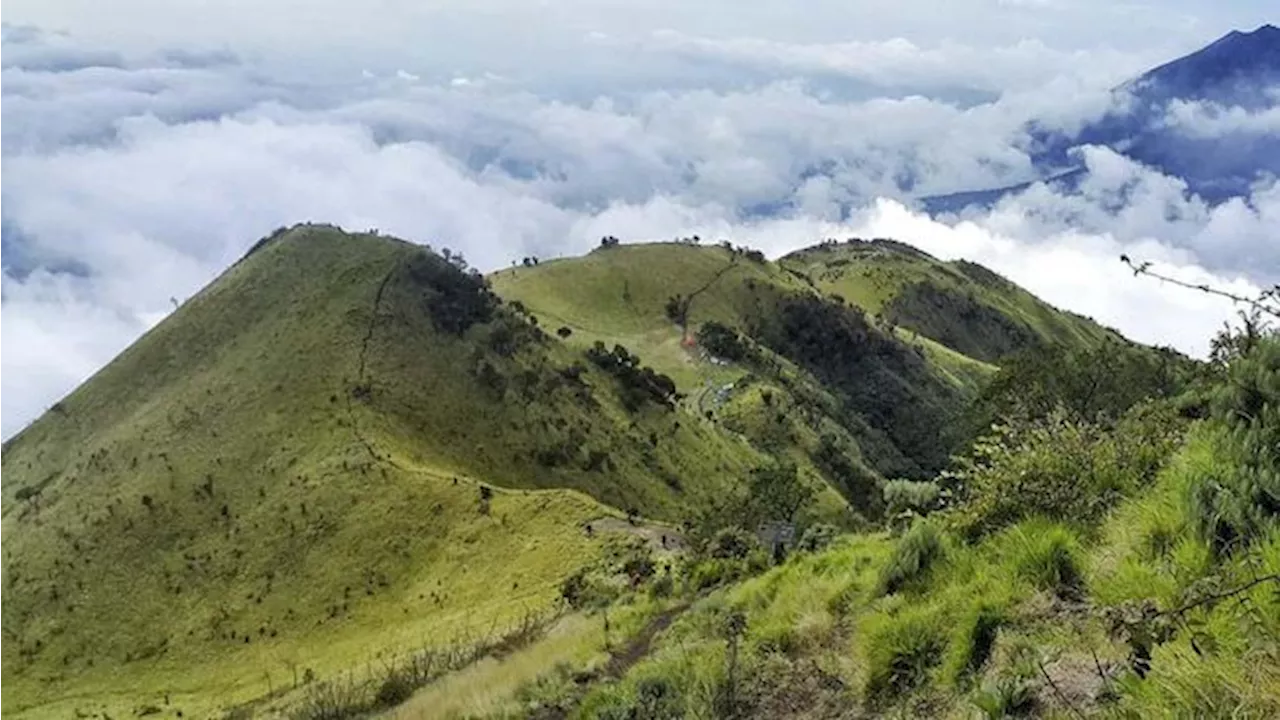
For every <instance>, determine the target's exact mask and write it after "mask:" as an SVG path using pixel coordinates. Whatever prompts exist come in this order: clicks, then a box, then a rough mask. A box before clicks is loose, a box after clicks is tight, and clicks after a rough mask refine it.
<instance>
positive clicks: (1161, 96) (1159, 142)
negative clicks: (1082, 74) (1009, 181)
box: [921, 25, 1280, 213]
mask: <svg viewBox="0 0 1280 720" xmlns="http://www.w3.org/2000/svg"><path fill="white" fill-rule="evenodd" d="M1111 99H1112V102H1111V108H1110V109H1109V110H1108V111H1107V112H1106V113H1104V114H1103V115H1102V116H1101V117H1099V118H1097V119H1095V120H1092V121H1090V122H1089V123H1087V124H1085V125H1084V127H1082V128H1080V129H1079V130H1078V131H1075V132H1070V133H1066V132H1063V131H1061V130H1059V129H1057V128H1054V127H1052V126H1049V125H1047V124H1045V123H1040V122H1033V123H1031V124H1030V125H1029V126H1028V127H1027V128H1026V130H1027V135H1028V141H1029V144H1028V151H1029V154H1030V156H1031V160H1032V164H1033V166H1034V167H1035V168H1036V169H1037V171H1038V173H1039V175H1040V181H1043V182H1046V183H1047V184H1049V185H1050V186H1052V187H1054V188H1056V189H1057V190H1059V191H1060V192H1066V193H1071V192H1074V191H1075V189H1076V187H1077V186H1078V183H1079V182H1080V181H1081V180H1082V179H1083V178H1084V176H1085V174H1086V170H1085V168H1084V167H1083V165H1082V164H1081V160H1080V158H1079V155H1078V153H1077V152H1076V149H1077V148H1080V147H1082V146H1085V145H1099V146H1105V147H1108V148H1111V149H1112V150H1115V151H1116V152H1119V153H1120V154H1122V155H1124V156H1125V157H1128V158H1130V159H1132V160H1134V161H1136V162H1138V163H1141V164H1143V165H1145V166H1148V167H1151V168H1153V169H1155V170H1157V171H1159V172H1161V173H1164V174H1166V175H1171V176H1174V177H1178V178H1181V179H1183V180H1185V181H1186V183H1187V186H1188V190H1189V191H1190V192H1192V193H1194V194H1196V195H1199V196H1201V197H1202V198H1203V199H1205V200H1206V201H1208V202H1211V203H1219V202H1222V201H1225V200H1228V199H1230V198H1232V197H1239V196H1244V195H1247V194H1248V193H1249V188H1250V187H1251V186H1252V184H1253V183H1255V182H1256V181H1258V180H1259V179H1261V178H1264V177H1267V176H1274V175H1280V136H1277V134H1276V133H1275V132H1273V131H1271V130H1269V129H1267V128H1266V127H1265V126H1259V125H1255V126H1250V124H1249V123H1245V122H1240V121H1239V120H1240V118H1241V117H1242V116H1246V115H1248V114H1258V113H1263V112H1267V111H1269V110H1272V109H1274V108H1276V107H1278V106H1280V28H1277V27H1275V26H1273V25H1263V26H1261V27H1259V28H1257V29H1256V30H1253V31H1252V32H1239V31H1233V32H1231V33H1228V34H1227V35H1225V36H1223V37H1222V38H1219V39H1218V40H1216V41H1215V42H1213V43H1211V44H1209V45H1208V46H1206V47H1204V48H1201V49H1200V50H1197V51H1196V52H1194V53H1191V54H1189V55H1186V56H1184V57H1181V58H1178V59H1176V60H1173V61H1172V62H1169V63H1166V64H1164V65H1161V66H1160V67H1157V68H1154V69H1152V70H1150V71H1149V72H1146V73H1144V74H1143V75H1141V76H1139V77H1136V78H1134V79H1132V80H1129V81H1128V82H1126V83H1124V84H1122V85H1120V86H1119V87H1116V88H1114V89H1113V90H1112V91H1111ZM1029 184H1030V183H1023V184H1019V185H1014V186H1010V187H1006V188H994V189H989V190H978V191H973V192H963V193H954V194H950V195H945V196H936V197H929V198H924V199H922V200H921V203H922V204H923V206H924V207H925V208H926V209H927V210H928V211H929V212H932V213H945V212H959V211H960V210H962V209H963V208H965V207H968V206H970V205H978V206H982V207H990V206H991V205H993V204H995V203H996V202H998V201H999V200H1000V199H1001V198H1002V197H1005V196H1006V195H1009V194H1012V193H1016V192H1019V191H1021V190H1024V189H1025V188H1026V187H1028V186H1029Z"/></svg>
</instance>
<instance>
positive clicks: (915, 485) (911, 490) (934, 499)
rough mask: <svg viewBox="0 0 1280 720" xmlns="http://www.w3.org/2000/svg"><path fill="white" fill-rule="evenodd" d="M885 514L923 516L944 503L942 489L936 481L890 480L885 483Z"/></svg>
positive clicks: (894, 517)
mask: <svg viewBox="0 0 1280 720" xmlns="http://www.w3.org/2000/svg"><path fill="white" fill-rule="evenodd" d="M882 494H883V495H884V505H885V514H886V515H888V516H889V518H892V519H898V520H908V521H909V520H910V518H913V517H923V516H925V515H928V514H929V513H931V512H933V511H934V510H937V509H939V508H940V507H941V505H942V497H943V496H942V489H941V488H939V487H938V484H937V483H936V482H923V481H915V480H890V481H889V482H887V483H885V485H884V490H883V491H882Z"/></svg>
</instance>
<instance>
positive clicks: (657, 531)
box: [586, 517, 685, 550]
mask: <svg viewBox="0 0 1280 720" xmlns="http://www.w3.org/2000/svg"><path fill="white" fill-rule="evenodd" d="M586 527H589V528H591V530H590V532H593V533H597V532H617V533H626V534H628V535H634V536H636V537H639V538H644V539H645V540H647V541H648V542H649V545H650V546H651V547H653V549H655V550H683V549H685V540H684V533H682V532H680V531H679V530H677V529H675V528H673V527H668V526H666V525H659V524H657V523H650V522H645V521H644V520H637V521H636V524H635V525H632V524H631V523H630V522H627V521H626V520H623V519H621V518H616V517H602V518H597V519H595V520H592V521H591V522H589V523H587V524H586Z"/></svg>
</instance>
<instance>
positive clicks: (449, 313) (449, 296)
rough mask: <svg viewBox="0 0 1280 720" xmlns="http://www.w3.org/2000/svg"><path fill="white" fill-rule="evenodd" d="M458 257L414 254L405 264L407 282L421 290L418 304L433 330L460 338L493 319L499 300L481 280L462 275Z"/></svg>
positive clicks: (473, 275)
mask: <svg viewBox="0 0 1280 720" xmlns="http://www.w3.org/2000/svg"><path fill="white" fill-rule="evenodd" d="M465 267H466V262H465V261H464V260H463V259H462V256H461V255H450V259H448V260H446V259H445V258H444V257H442V256H440V255H436V254H435V253H431V252H421V253H415V254H414V255H413V256H412V257H410V258H409V259H408V260H407V261H406V262H405V272H407V273H408V275H409V279H410V281H411V282H412V283H413V285H414V286H415V287H417V288H418V289H420V290H421V293H422V294H421V298H422V303H423V305H424V309H425V310H426V312H427V314H428V315H429V316H430V317H431V321H432V324H433V325H435V327H436V329H437V330H440V331H442V332H447V333H450V334H452V335H461V334H462V333H464V332H466V330H467V329H468V328H470V327H472V326H473V325H476V324H478V323H484V322H488V321H489V320H491V319H492V318H493V315H494V312H495V311H496V310H497V308H498V306H499V304H500V302H501V301H500V300H499V299H498V297H497V296H496V295H494V293H493V291H492V290H490V289H489V285H488V283H487V282H486V281H485V279H484V276H482V275H481V274H480V273H479V272H476V271H474V270H470V271H464V270H463V268H465Z"/></svg>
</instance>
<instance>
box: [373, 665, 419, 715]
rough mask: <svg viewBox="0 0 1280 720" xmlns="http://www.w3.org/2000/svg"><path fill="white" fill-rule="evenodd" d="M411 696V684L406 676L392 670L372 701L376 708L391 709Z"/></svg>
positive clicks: (396, 670)
mask: <svg viewBox="0 0 1280 720" xmlns="http://www.w3.org/2000/svg"><path fill="white" fill-rule="evenodd" d="M412 695H413V682H412V680H411V679H410V678H409V676H408V674H407V673H404V672H401V671H400V670H398V669H393V670H391V671H390V672H388V673H387V676H386V677H385V678H384V679H383V680H382V683H381V684H380V685H379V686H378V692H377V694H375V695H374V698H373V699H374V704H375V705H377V706H378V707H384V708H391V707H395V706H396V705H399V704H400V703H402V702H404V701H405V700H408V699H409V698H410V697H411V696H412Z"/></svg>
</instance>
